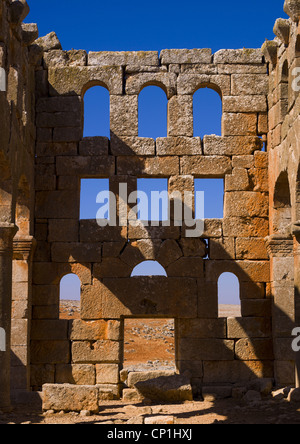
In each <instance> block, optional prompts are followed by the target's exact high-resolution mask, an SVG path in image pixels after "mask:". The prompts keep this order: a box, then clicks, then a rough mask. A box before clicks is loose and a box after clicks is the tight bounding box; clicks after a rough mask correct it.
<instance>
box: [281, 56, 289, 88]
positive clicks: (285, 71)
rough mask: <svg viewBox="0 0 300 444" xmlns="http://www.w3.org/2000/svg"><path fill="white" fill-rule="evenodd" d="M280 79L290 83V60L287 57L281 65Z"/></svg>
mask: <svg viewBox="0 0 300 444" xmlns="http://www.w3.org/2000/svg"><path fill="white" fill-rule="evenodd" d="M280 81H281V82H282V83H288V81H289V62H288V60H287V59H285V60H284V62H283V63H282V65H281V69H280Z"/></svg>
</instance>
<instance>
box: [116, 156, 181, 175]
mask: <svg viewBox="0 0 300 444" xmlns="http://www.w3.org/2000/svg"><path fill="white" fill-rule="evenodd" d="M117 172H118V174H119V175H129V176H135V177H136V176H149V177H151V176H156V177H168V176H174V175H178V174H179V158H178V157H177V156H174V157H170V156H167V157H146V158H143V157H138V156H136V157H134V158H132V157H130V156H119V157H118V158H117Z"/></svg>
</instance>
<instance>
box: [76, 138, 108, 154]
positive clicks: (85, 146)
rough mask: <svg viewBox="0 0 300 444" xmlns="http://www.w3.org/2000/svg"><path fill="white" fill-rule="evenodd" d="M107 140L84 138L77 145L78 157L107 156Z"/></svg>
mask: <svg viewBox="0 0 300 444" xmlns="http://www.w3.org/2000/svg"><path fill="white" fill-rule="evenodd" d="M108 147H109V139H108V138H107V137H85V138H84V139H83V140H82V141H81V142H80V143H79V155H80V156H108Z"/></svg>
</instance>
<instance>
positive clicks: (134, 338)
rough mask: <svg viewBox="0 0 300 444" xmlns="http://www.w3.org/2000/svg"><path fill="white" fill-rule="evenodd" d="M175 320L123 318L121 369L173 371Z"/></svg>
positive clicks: (174, 365)
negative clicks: (122, 362) (122, 365)
mask: <svg viewBox="0 0 300 444" xmlns="http://www.w3.org/2000/svg"><path fill="white" fill-rule="evenodd" d="M175 361H176V359H175V321H174V319H148V318H145V319H140V318H138V319H125V321H124V368H125V369H126V370H129V371H138V372H145V371H157V370H171V371H175V370H176V362H175Z"/></svg>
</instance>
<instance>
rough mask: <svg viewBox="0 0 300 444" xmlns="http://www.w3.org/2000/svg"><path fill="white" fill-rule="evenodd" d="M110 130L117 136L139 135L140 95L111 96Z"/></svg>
mask: <svg viewBox="0 0 300 444" xmlns="http://www.w3.org/2000/svg"><path fill="white" fill-rule="evenodd" d="M110 130H111V133H113V134H114V135H116V136H129V137H131V136H136V137H138V96H137V95H134V96H111V98H110Z"/></svg>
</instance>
